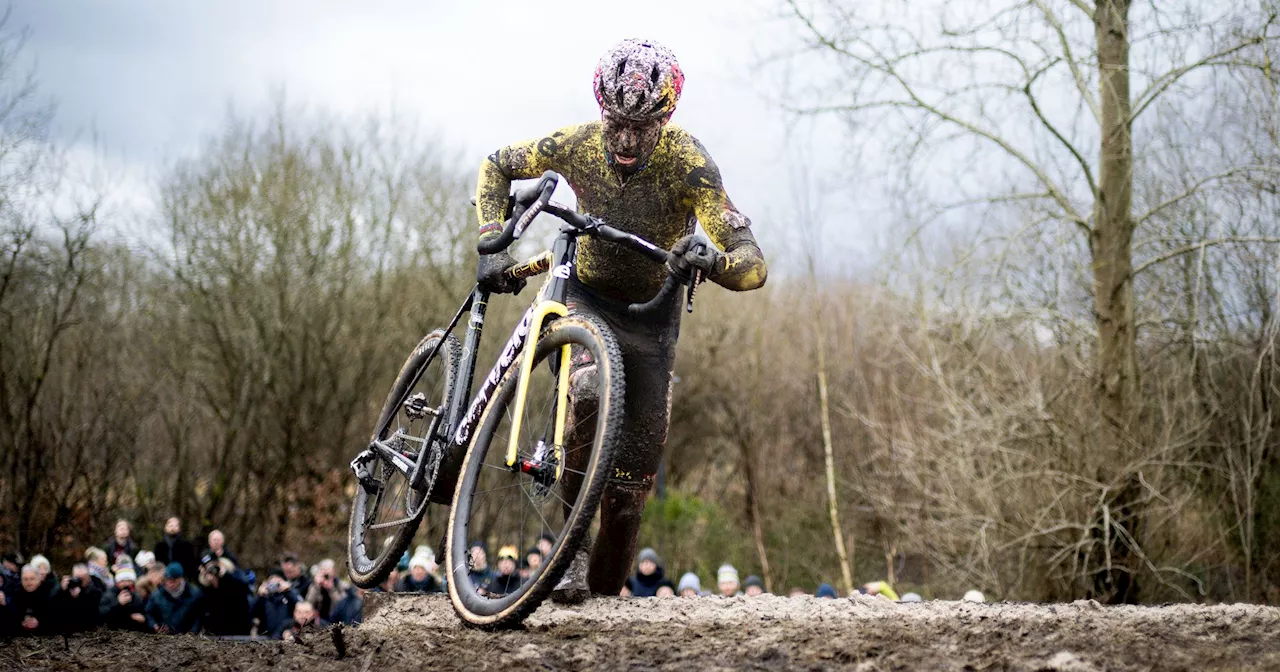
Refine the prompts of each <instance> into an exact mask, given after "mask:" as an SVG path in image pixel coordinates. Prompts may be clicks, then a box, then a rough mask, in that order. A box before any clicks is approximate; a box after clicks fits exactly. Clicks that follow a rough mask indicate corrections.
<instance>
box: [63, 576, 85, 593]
mask: <svg viewBox="0 0 1280 672" xmlns="http://www.w3.org/2000/svg"><path fill="white" fill-rule="evenodd" d="M83 587H84V580H83V579H81V578H80V577H78V576H73V577H71V578H70V579H68V580H67V590H71V589H72V588H83Z"/></svg>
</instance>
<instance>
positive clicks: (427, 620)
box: [0, 595, 1280, 672]
mask: <svg viewBox="0 0 1280 672" xmlns="http://www.w3.org/2000/svg"><path fill="white" fill-rule="evenodd" d="M371 597H374V598H380V599H373V600H370V603H369V605H368V607H367V614H368V616H367V619H368V620H367V622H366V624H365V625H364V626H362V627H360V628H348V629H346V630H345V631H343V633H342V636H341V640H342V643H343V645H344V648H345V650H346V651H345V656H343V657H341V658H339V656H338V652H337V649H336V647H335V638H334V637H333V636H331V633H317V634H315V635H313V636H311V637H309V638H306V639H305V640H304V641H302V642H300V643H293V644H284V643H281V642H270V643H267V642H240V643H235V642H225V641H216V640H210V639H204V638H197V637H159V636H145V635H131V634H118V633H106V632H99V633H94V634H89V635H82V636H76V637H70V638H66V639H64V638H62V637H52V638H41V639H16V640H10V641H3V640H0V669H30V670H40V669H58V670H63V669H77V670H169V669H192V670H196V669H228V670H231V669H234V670H305V671H306V672H322V671H325V670H357V671H359V672H370V671H373V672H390V671H396V670H496V669H502V670H518V669H531V670H533V669H536V670H547V669H551V670H558V669H582V668H594V669H697V670H706V669H762V670H775V669H855V670H910V669H936V670H1059V671H1063V672H1084V671H1089V670H1239V669H1257V670H1280V609H1276V608H1273V607H1259V606H1252V605H1223V606H1211V607H1205V606H1196V605H1171V606H1160V607H1100V606H1098V605H1097V604H1096V603H1093V602H1075V603H1072V604H1059V605H1040V604H1021V603H997V604H968V603H958V602H927V603H920V604H894V603H891V602H888V601H885V600H882V599H879V598H857V599H853V600H849V599H837V600H819V599H816V598H812V597H804V598H783V597H772V596H763V597H758V598H733V599H728V600H721V599H715V598H701V599H666V600H659V599H652V598H651V599H631V600H624V599H620V598H614V599H596V600H590V601H588V602H587V603H586V604H583V605H580V606H579V607H576V608H573V609H567V608H561V607H557V606H554V605H545V606H543V607H542V608H541V609H539V610H538V611H537V613H535V614H534V615H533V616H532V617H530V619H529V620H528V621H527V622H526V627H525V628H524V629H523V630H519V631H514V632H503V633H485V632H479V631H475V630H468V629H465V628H462V627H461V626H459V625H458V622H457V620H456V619H455V617H454V615H453V612H452V611H451V609H450V607H449V603H448V601H447V600H446V599H445V598H444V597H443V596H416V597H409V596H381V595H378V596H371Z"/></svg>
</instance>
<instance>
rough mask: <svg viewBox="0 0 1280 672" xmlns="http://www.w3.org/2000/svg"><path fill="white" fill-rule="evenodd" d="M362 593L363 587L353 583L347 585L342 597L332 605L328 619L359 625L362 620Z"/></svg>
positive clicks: (334, 621) (363, 592) (332, 621)
mask: <svg viewBox="0 0 1280 672" xmlns="http://www.w3.org/2000/svg"><path fill="white" fill-rule="evenodd" d="M364 594H365V589H364V588H360V587H359V586H355V585H351V586H347V591H346V593H345V594H344V595H343V596H342V599H341V600H338V603H337V604H335V605H333V613H332V614H331V615H330V616H329V621H330V622H331V623H345V624H347V625H360V623H362V622H364Z"/></svg>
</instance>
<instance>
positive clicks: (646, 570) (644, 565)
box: [627, 548, 664, 597]
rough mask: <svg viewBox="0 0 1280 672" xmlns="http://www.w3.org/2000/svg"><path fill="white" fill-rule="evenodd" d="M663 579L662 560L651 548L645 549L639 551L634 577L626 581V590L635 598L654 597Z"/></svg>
mask: <svg viewBox="0 0 1280 672" xmlns="http://www.w3.org/2000/svg"><path fill="white" fill-rule="evenodd" d="M663 578H664V577H663V572H662V558H660V557H658V552H657V551H655V550H653V549H652V548H645V549H642V550H641V551H640V556H639V559H638V562H637V563H636V573H635V575H634V576H631V577H629V578H628V579H627V588H628V589H630V590H631V594H632V595H634V596H635V597H654V596H656V595H657V594H658V583H660V582H661V581H662V579H663Z"/></svg>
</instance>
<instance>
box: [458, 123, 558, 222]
mask: <svg viewBox="0 0 1280 672" xmlns="http://www.w3.org/2000/svg"><path fill="white" fill-rule="evenodd" d="M573 131H574V127H569V128H563V129H560V130H558V131H556V132H555V133H552V134H551V135H549V136H547V137H544V138H536V139H534V140H527V141H525V142H519V143H516V144H514V145H509V146H507V147H503V148H502V149H499V150H498V151H496V152H494V153H493V154H490V155H489V157H488V158H487V159H485V160H484V162H483V163H481V164H480V177H479V179H478V180H477V181H476V216H477V218H478V221H479V222H480V237H481V238H484V237H486V236H490V235H495V234H497V233H498V232H500V231H501V230H502V224H503V220H504V219H506V214H507V195H508V194H510V193H511V181H512V180H527V179H532V178H535V177H538V176H540V175H542V172H543V171H545V170H555V171H557V172H563V171H562V170H560V168H561V166H560V164H562V163H563V162H564V161H563V160H562V157H561V155H562V154H565V153H566V152H567V151H568V150H567V148H566V147H565V146H564V145H565V142H564V140H565V139H566V138H568V137H569V136H570V135H572V134H573Z"/></svg>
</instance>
